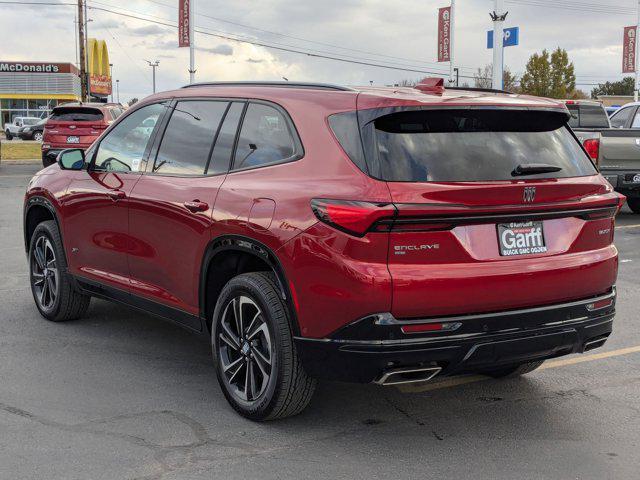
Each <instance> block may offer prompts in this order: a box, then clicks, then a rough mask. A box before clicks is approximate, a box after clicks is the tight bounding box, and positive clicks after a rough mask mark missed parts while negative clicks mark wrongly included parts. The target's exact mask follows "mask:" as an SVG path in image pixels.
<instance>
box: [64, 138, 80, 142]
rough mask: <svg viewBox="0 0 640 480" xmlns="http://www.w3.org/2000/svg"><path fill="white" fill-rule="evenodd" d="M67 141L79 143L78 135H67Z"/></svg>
mask: <svg viewBox="0 0 640 480" xmlns="http://www.w3.org/2000/svg"><path fill="white" fill-rule="evenodd" d="M67 143H80V137H67Z"/></svg>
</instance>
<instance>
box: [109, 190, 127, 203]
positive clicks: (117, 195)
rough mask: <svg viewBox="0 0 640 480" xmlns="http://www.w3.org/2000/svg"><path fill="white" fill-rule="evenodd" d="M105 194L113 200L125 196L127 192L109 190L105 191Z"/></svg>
mask: <svg viewBox="0 0 640 480" xmlns="http://www.w3.org/2000/svg"><path fill="white" fill-rule="evenodd" d="M107 195H109V196H110V197H111V199H112V200H115V201H118V200H122V199H123V198H127V194H126V193H124V192H123V191H122V190H109V191H108V192H107Z"/></svg>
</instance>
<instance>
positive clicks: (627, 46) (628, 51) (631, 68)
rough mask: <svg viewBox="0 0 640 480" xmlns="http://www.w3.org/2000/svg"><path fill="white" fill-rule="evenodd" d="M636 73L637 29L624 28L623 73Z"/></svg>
mask: <svg viewBox="0 0 640 480" xmlns="http://www.w3.org/2000/svg"><path fill="white" fill-rule="evenodd" d="M635 71H636V27H635V25H634V26H632V27H624V36H623V38H622V73H633V72H635Z"/></svg>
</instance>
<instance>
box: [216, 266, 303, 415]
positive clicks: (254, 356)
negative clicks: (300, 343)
mask: <svg viewBox="0 0 640 480" xmlns="http://www.w3.org/2000/svg"><path fill="white" fill-rule="evenodd" d="M276 285H277V284H276V278H275V276H274V275H273V274H272V273H266V272H253V273H245V274H242V275H238V276H237V277H234V278H233V279H231V280H230V281H229V283H227V284H226V285H225V287H224V288H223V289H222V292H221V293H220V296H219V297H218V301H217V303H216V307H215V311H214V314H213V321H212V335H211V345H212V352H213V360H214V364H215V367H216V374H217V377H218V382H219V383H220V388H221V389H222V392H223V393H224V396H225V397H226V398H227V401H228V402H229V403H230V404H231V406H232V407H233V408H234V409H235V410H236V411H237V412H238V413H239V414H240V415H242V416H244V417H246V418H249V419H251V420H255V421H264V420H273V419H277V418H284V417H289V416H292V415H296V414H298V413H300V412H301V411H302V410H303V409H304V408H305V407H306V406H307V405H308V404H309V401H310V400H311V397H312V396H313V392H314V390H315V387H316V380H315V379H313V378H311V377H309V376H308V375H307V373H306V372H305V371H304V369H303V367H302V364H301V361H300V358H299V357H298V354H297V352H296V349H295V344H294V342H293V335H292V332H291V327H290V321H289V311H288V309H287V306H286V305H285V304H284V302H283V301H282V299H281V297H280V295H279V293H278V287H277V286H276ZM234 302H238V305H239V307H238V308H239V310H238V311H240V312H243V309H245V310H244V312H245V313H246V312H247V310H246V309H248V312H249V313H248V314H247V317H246V318H245V319H244V322H243V320H242V317H243V314H242V313H241V314H240V318H241V320H240V325H241V327H238V325H237V313H236V310H234V307H235V306H236V304H235V303H234ZM230 309H231V310H230ZM230 316H233V317H234V319H235V320H234V321H235V322H236V323H235V324H234V323H232V322H230V318H231V317H230ZM249 316H251V317H252V321H251V322H250V325H248V326H247V323H249V321H248V320H247V318H248V317H249ZM223 322H224V325H223ZM254 324H255V325H254ZM257 325H259V327H260V328H256V326H257ZM252 326H253V327H254V334H255V331H259V332H258V333H259V334H260V335H266V334H268V335H269V336H270V337H269V338H266V337H260V336H254V334H252V333H251V331H252V328H251V327H252ZM230 327H231V330H230ZM238 331H240V332H242V333H240V334H238V333H237V332H238ZM260 332H262V333H260ZM227 334H228V335H229V336H227V338H228V339H231V340H232V342H229V341H223V340H222V338H223V337H225V336H226V335H227ZM252 338H253V339H252ZM232 344H235V347H233V345H232ZM240 347H242V348H240ZM245 347H246V348H245ZM245 350H246V351H245ZM267 350H268V351H267ZM259 352H264V353H263V354H259ZM266 353H268V357H269V358H268V359H266V358H265V357H266ZM259 359H262V360H260V361H258V360H259ZM266 360H268V361H266ZM238 362H239V364H240V366H239V367H237V368H235V367H232V364H233V365H235V364H236V363H238ZM269 362H270V363H269ZM225 367H226V370H225ZM258 367H260V368H259V369H258ZM232 368H233V369H232ZM243 368H244V374H245V380H242V376H241V373H240V371H241V370H242V369H243ZM265 369H266V370H268V375H263V373H264V372H265ZM225 371H226V372H227V373H225ZM260 371H262V373H260ZM249 372H251V373H249ZM249 375H251V376H250V377H249ZM236 376H237V377H236ZM230 377H231V378H230ZM233 377H236V378H235V382H236V383H237V384H244V398H242V397H243V392H242V391H241V390H242V388H241V387H239V385H237V384H234V383H233V382H234V378H233ZM247 378H251V380H253V381H251V382H249V380H247ZM258 381H260V385H258ZM249 385H251V386H249ZM255 390H260V391H259V392H256V391H255ZM252 397H253V398H252Z"/></svg>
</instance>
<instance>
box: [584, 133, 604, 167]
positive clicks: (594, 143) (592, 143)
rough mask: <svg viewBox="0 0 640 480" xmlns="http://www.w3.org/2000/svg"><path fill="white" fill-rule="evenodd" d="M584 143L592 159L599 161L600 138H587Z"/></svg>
mask: <svg viewBox="0 0 640 480" xmlns="http://www.w3.org/2000/svg"><path fill="white" fill-rule="evenodd" d="M582 145H583V146H584V149H585V150H586V151H587V153H588V154H589V156H590V157H591V160H593V161H594V162H597V161H598V156H599V155H600V140H599V139H598V138H589V139H587V140H585V141H584V143H583V144H582Z"/></svg>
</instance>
